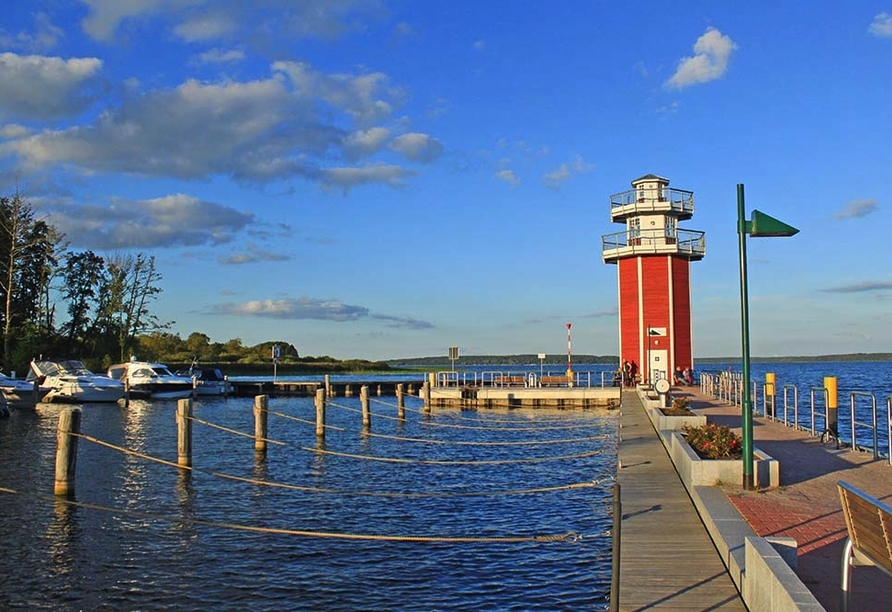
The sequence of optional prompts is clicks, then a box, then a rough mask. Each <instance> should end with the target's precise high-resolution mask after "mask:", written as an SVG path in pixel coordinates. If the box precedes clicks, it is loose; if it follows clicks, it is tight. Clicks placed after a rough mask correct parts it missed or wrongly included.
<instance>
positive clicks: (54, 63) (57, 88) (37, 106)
mask: <svg viewBox="0 0 892 612" xmlns="http://www.w3.org/2000/svg"><path fill="white" fill-rule="evenodd" d="M101 69H102V61H101V60H99V59H96V58H92V57H87V58H73V59H68V60H65V59H62V58H61V57H47V56H43V55H16V54H15V53H0V77H2V80H3V85H2V86H0V114H2V115H7V116H14V117H18V118H25V119H57V118H61V117H66V116H71V115H76V114H77V113H80V112H81V111H82V110H84V109H85V108H87V107H88V106H89V105H91V104H92V103H93V102H94V101H95V100H96V99H97V97H98V95H99V94H100V93H103V91H104V84H103V83H102V81H101V80H100V78H99V73H100V70H101Z"/></svg>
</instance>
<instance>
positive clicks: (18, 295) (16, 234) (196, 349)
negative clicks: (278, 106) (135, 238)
mask: <svg viewBox="0 0 892 612" xmlns="http://www.w3.org/2000/svg"><path fill="white" fill-rule="evenodd" d="M161 280H162V278H161V274H160V273H159V272H158V269H157V267H156V265H155V258H154V257H151V256H148V255H146V254H144V253H136V254H130V253H126V254H124V253H114V254H111V255H106V256H100V255H98V254H97V253H94V252H93V251H90V250H87V251H76V250H73V249H70V248H69V245H68V243H67V242H66V240H65V235H64V234H63V233H62V232H60V231H59V230H58V229H57V228H56V227H54V226H53V225H52V223H50V222H49V220H48V219H44V218H39V217H38V216H37V214H36V213H35V211H34V209H33V207H32V206H31V204H30V203H29V202H28V201H27V200H26V199H25V198H24V197H23V196H22V195H21V194H20V193H18V192H17V193H15V194H14V195H12V196H9V197H0V300H2V302H0V303H2V308H0V330H2V334H3V342H2V356H0V359H2V369H4V370H7V371H9V370H16V371H18V372H24V371H26V370H27V368H28V364H29V363H30V361H31V359H34V358H37V357H40V356H43V357H48V358H49V357H69V358H75V359H81V360H82V361H84V363H85V364H87V366H88V367H90V368H91V369H93V370H95V371H104V370H105V369H106V368H107V367H108V366H109V365H111V364H113V363H117V362H120V361H126V360H127V359H129V358H130V356H131V355H137V356H138V357H139V358H140V359H143V360H150V361H164V362H165V363H168V364H186V365H188V364H190V363H192V362H195V361H198V362H200V363H204V364H217V365H223V364H239V365H240V366H242V368H241V369H243V370H246V371H251V370H252V367H254V366H260V365H261V364H264V365H265V366H269V364H271V362H272V347H273V345H279V348H280V358H279V362H280V363H281V364H282V366H283V371H288V370H289V369H295V368H294V366H296V365H298V364H299V365H301V366H302V368H298V369H313V368H314V367H323V364H325V367H327V368H328V369H330V370H332V371H338V370H344V369H355V370H369V369H387V368H388V366H387V364H385V363H383V362H368V361H365V360H353V361H348V362H339V361H338V360H335V359H332V358H331V357H328V356H323V357H304V358H301V357H300V355H299V354H298V351H297V349H296V348H295V347H294V346H293V345H292V344H290V343H288V342H284V341H269V342H263V343H261V344H258V345H255V346H244V345H243V344H242V341H241V340H240V339H238V338H235V339H231V340H229V341H227V342H211V339H210V338H209V337H208V336H207V335H205V334H203V333H201V332H193V333H192V334H190V335H189V337H188V338H186V339H183V338H181V337H180V336H179V335H178V334H175V333H171V332H170V331H168V330H169V329H170V327H171V326H172V325H173V322H172V321H171V322H167V321H161V320H159V319H158V317H157V316H156V315H155V314H154V313H153V312H152V305H153V304H154V302H155V300H157V299H158V297H159V296H160V294H161V292H162V288H161Z"/></svg>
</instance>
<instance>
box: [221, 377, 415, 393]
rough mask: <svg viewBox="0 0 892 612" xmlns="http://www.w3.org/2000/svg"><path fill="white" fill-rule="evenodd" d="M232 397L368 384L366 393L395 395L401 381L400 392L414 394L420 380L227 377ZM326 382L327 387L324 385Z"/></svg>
mask: <svg viewBox="0 0 892 612" xmlns="http://www.w3.org/2000/svg"><path fill="white" fill-rule="evenodd" d="M229 382H231V383H232V386H233V388H234V391H233V395H235V396H236V397H254V396H256V395H268V396H269V397H314V396H315V395H316V390H317V389H325V393H326V395H327V396H328V397H352V396H354V395H355V396H359V390H360V389H361V388H362V387H368V388H369V394H370V395H396V386H397V385H403V392H405V393H408V394H409V395H417V394H418V392H419V390H420V389H421V387H422V385H423V384H424V381H423V380H422V379H420V378H412V379H409V378H407V379H405V380H388V381H380V380H371V381H351V382H343V381H337V382H335V381H331V382H326V381H323V380H319V381H275V382H274V381H270V380H230V381H229ZM326 385H327V387H328V388H326Z"/></svg>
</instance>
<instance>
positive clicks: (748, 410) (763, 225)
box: [737, 183, 799, 491]
mask: <svg viewBox="0 0 892 612" xmlns="http://www.w3.org/2000/svg"><path fill="white" fill-rule="evenodd" d="M797 233H799V230H798V229H796V228H795V227H793V226H792V225H787V224H786V223H784V222H783V221H778V220H777V219H775V218H774V217H769V216H768V215H766V214H765V213H762V212H759V211H758V210H754V211H753V214H752V217H751V220H750V221H747V220H746V212H745V211H744V205H743V184H742V183H738V184H737V234H738V239H739V244H740V337H741V343H742V345H743V346H742V348H743V364H742V365H743V381H742V383H743V404H742V406H741V409H742V412H743V436H742V437H743V488H744V490H747V491H752V490H753V489H755V483H754V482H753V406H752V400H751V398H750V320H749V319H750V316H749V298H748V296H747V286H746V285H747V283H746V235H747V234H749V235H750V236H753V237H754V238H760V237H766V238H771V237H781V236H793V235H795V234H797Z"/></svg>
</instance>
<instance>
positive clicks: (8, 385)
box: [0, 372, 49, 406]
mask: <svg viewBox="0 0 892 612" xmlns="http://www.w3.org/2000/svg"><path fill="white" fill-rule="evenodd" d="M0 391H2V392H3V395H5V396H6V400H7V401H8V402H9V404H10V405H11V406H34V405H35V404H39V403H40V402H41V401H43V398H44V396H46V394H47V393H49V390H47V389H41V388H40V386H39V385H35V384H34V382H27V381H25V380H22V379H21V378H10V377H9V376H7V375H6V374H3V373H2V372H0Z"/></svg>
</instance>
